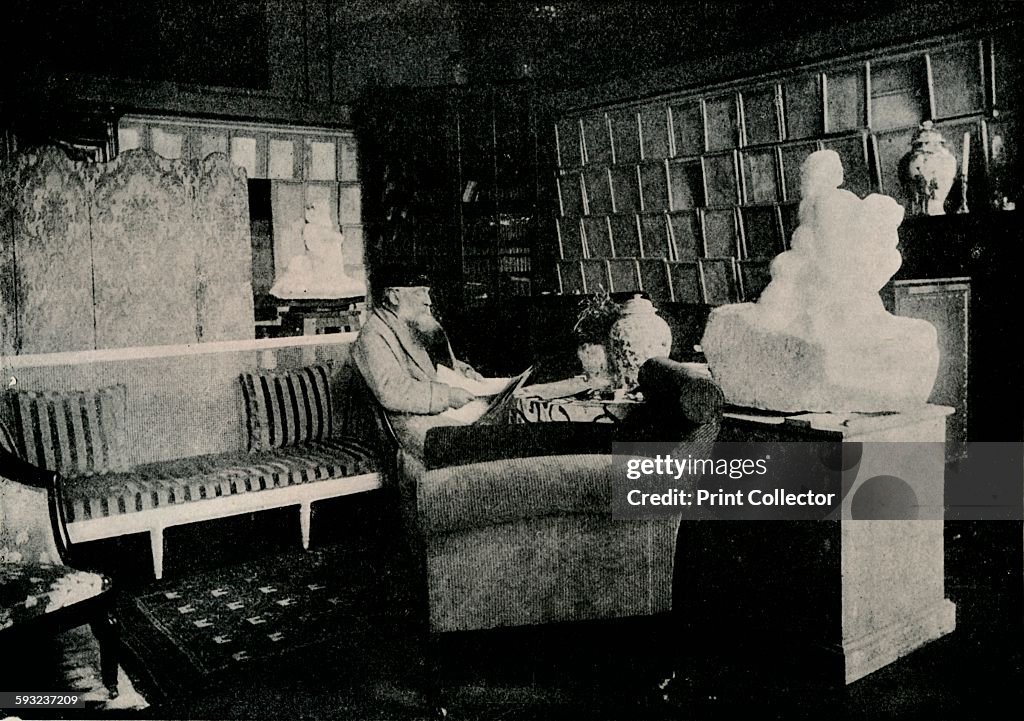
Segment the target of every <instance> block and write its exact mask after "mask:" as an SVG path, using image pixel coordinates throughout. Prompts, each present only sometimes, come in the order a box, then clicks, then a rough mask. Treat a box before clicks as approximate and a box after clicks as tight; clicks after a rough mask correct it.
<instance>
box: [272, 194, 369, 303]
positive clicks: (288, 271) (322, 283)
mask: <svg viewBox="0 0 1024 721" xmlns="http://www.w3.org/2000/svg"><path fill="white" fill-rule="evenodd" d="M343 240H344V236H343V235H342V233H341V231H339V230H338V228H337V226H336V225H335V224H334V222H333V221H332V220H331V214H330V209H329V208H328V206H327V205H326V204H325V203H323V202H314V203H313V204H312V205H310V206H309V207H307V208H306V224H305V225H304V226H303V228H302V243H303V245H304V247H305V252H303V253H301V254H299V255H295V256H293V257H292V258H291V259H290V260H289V261H288V265H287V267H286V268H285V270H284V272H283V273H282V274H281V277H280V278H278V279H277V281H276V282H275V283H274V285H273V287H272V288H271V289H270V294H271V295H273V296H276V297H278V298H285V299H289V300H292V299H302V298H316V299H321V298H348V297H353V296H361V295H366V283H364V282H363V281H362V280H358V279H355V278H350V277H348V275H346V274H345V263H344V259H343V257H342V252H341V244H342V241H343Z"/></svg>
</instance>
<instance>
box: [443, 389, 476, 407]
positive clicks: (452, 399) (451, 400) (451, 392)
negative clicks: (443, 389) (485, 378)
mask: <svg viewBox="0 0 1024 721" xmlns="http://www.w3.org/2000/svg"><path fill="white" fill-rule="evenodd" d="M475 399H476V396H475V395H473V394H472V393H470V392H469V391H467V390H465V389H463V388H458V387H457V386H449V387H448V404H449V406H451V407H452V408H462V406H464V405H466V404H467V403H469V402H470V401H472V400H475Z"/></svg>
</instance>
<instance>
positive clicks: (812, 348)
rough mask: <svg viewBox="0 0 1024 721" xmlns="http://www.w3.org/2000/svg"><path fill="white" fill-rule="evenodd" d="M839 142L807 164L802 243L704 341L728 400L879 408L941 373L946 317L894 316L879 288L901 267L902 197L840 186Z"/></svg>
mask: <svg viewBox="0 0 1024 721" xmlns="http://www.w3.org/2000/svg"><path fill="white" fill-rule="evenodd" d="M842 182H843V166H842V163H841V161H840V159H839V155H838V154H837V153H835V152H834V151H832V150H820V151H818V152H816V153H813V154H811V155H810V157H808V158H807V160H805V161H804V164H803V166H802V168H801V178H800V188H801V195H802V200H801V202H800V211H799V226H798V227H797V229H796V231H795V232H794V233H793V240H792V244H791V247H792V250H789V251H786V252H785V253H782V254H780V255H778V256H777V257H776V258H775V260H774V261H772V265H771V274H772V281H771V283H770V284H769V285H768V287H767V288H765V290H764V292H763V293H762V295H761V298H760V300H758V302H757V303H739V304H734V305H726V306H721V307H719V308H716V309H714V310H713V311H712V312H711V315H710V317H709V319H708V323H707V327H706V329H705V331H704V338H703V339H702V341H701V346H702V347H703V350H704V354H705V356H706V357H707V361H708V365H709V367H710V370H711V373H712V374H713V376H714V377H715V379H716V380H717V381H718V383H719V384H720V385H721V387H722V390H723V392H724V393H725V396H726V398H727V399H728V400H729V402H731V403H734V404H736V405H741V406H748V407H754V408H763V409H769V410H777V411H813V412H853V411H860V412H879V411H896V410H905V409H907V408H910V407H914V406H919V405H921V404H924V403H925V402H927V400H928V396H929V395H930V394H931V390H932V386H933V385H934V383H935V376H936V373H937V372H938V364H939V351H938V346H937V343H936V332H935V327H934V326H932V325H931V324H930V323H928V322H927V321H924V320H919V319H914V318H900V317H896V316H893V315H892V314H890V313H889V312H888V311H886V310H885V308H884V307H883V305H882V300H881V298H880V297H879V295H878V291H879V290H881V288H882V287H883V286H884V285H885V284H886V283H887V282H888V280H889V278H891V277H892V276H893V274H894V273H895V272H896V271H897V270H898V269H899V267H900V264H901V263H902V260H903V259H902V256H901V255H900V253H899V250H897V244H898V242H899V236H898V235H897V232H896V229H897V228H898V227H899V224H900V223H901V222H902V220H903V208H902V207H901V206H900V205H899V204H898V203H897V202H896V201H895V200H893V199H892V198H890V197H888V196H884V195H869V196H868V197H866V198H864V199H863V200H862V199H860V198H859V197H857V196H856V195H855V194H853V193H851V192H850V191H848V190H840V189H839V185H841V184H842Z"/></svg>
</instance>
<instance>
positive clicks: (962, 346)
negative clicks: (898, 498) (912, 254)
mask: <svg viewBox="0 0 1024 721" xmlns="http://www.w3.org/2000/svg"><path fill="white" fill-rule="evenodd" d="M885 290H886V291H887V292H883V300H884V301H885V302H886V306H887V307H888V308H889V309H890V310H891V311H892V312H893V313H895V314H896V315H900V316H905V317H907V318H921V319H923V320H926V321H928V322H929V323H931V324H932V325H934V326H935V330H936V331H937V332H938V342H939V372H938V376H937V377H936V379H935V387H934V388H933V389H932V394H931V396H930V397H929V398H928V402H929V403H936V404H938V405H943V406H951V407H953V408H956V413H954V414H953V415H952V416H950V418H949V422H948V435H947V438H948V439H949V440H950V441H953V442H954V443H963V442H965V441H966V440H967V439H968V433H967V429H968V418H969V416H968V413H969V409H968V407H967V382H968V358H969V353H968V325H967V324H968V308H969V305H970V295H971V286H970V282H969V279H967V278H940V279H931V280H897V281H894V282H893V283H892V286H891V288H887V289H885Z"/></svg>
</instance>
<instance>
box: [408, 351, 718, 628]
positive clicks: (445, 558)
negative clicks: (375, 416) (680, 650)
mask: <svg viewBox="0 0 1024 721" xmlns="http://www.w3.org/2000/svg"><path fill="white" fill-rule="evenodd" d="M640 383H641V389H642V391H643V393H644V398H645V399H646V403H645V406H646V407H645V409H644V412H642V413H640V414H639V415H638V416H636V417H635V418H634V419H632V422H631V423H629V425H628V426H622V427H617V426H614V425H612V424H574V423H543V424H526V425H508V426H484V427H440V428H434V429H431V430H430V431H429V432H428V434H427V440H426V458H425V466H426V467H425V468H424V469H423V471H422V472H421V473H419V474H418V475H413V477H408V475H407V477H406V478H404V479H403V481H402V484H401V487H400V491H401V494H400V495H401V497H402V503H403V505H404V506H405V507H406V515H407V517H408V516H413V517H414V518H415V532H416V533H418V536H419V542H420V552H421V555H422V559H423V562H424V564H425V568H426V583H427V597H428V604H429V626H430V630H431V631H432V632H447V631H465V630H473V629H484V628H494V627H501V626H521V625H534V624H545V623H553V622H564V621H583V620H594V619H606V618H621V617H630V616H647V615H652V614H657V613H663V612H668V611H670V610H671V608H672V579H673V565H674V557H675V550H676V536H677V532H678V529H679V522H680V521H679V517H678V516H676V517H673V518H668V519H656V520H637V521H624V520H614V519H613V518H612V513H611V505H612V489H613V482H614V480H615V478H616V476H617V474H620V473H621V469H617V468H615V467H614V466H613V464H612V462H611V461H612V458H611V456H610V455H609V454H610V452H611V444H612V442H613V441H614V440H634V441H636V440H650V441H678V442H688V443H700V444H707V446H708V448H709V450H710V446H711V444H713V443H714V441H715V439H716V438H717V435H718V430H719V425H720V422H721V413H722V405H723V397H722V393H721V390H720V389H719V388H718V386H717V385H715V383H714V382H713V381H711V380H710V379H709V378H706V377H703V376H700V375H698V374H696V373H693V372H691V371H690V370H689V369H688V368H687V367H686V366H684V365H683V364H679V363H675V362H673V361H670V360H668V359H667V358H661V359H652V360H651V361H648V363H647V364H645V366H644V367H643V369H642V370H641V374H640Z"/></svg>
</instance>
